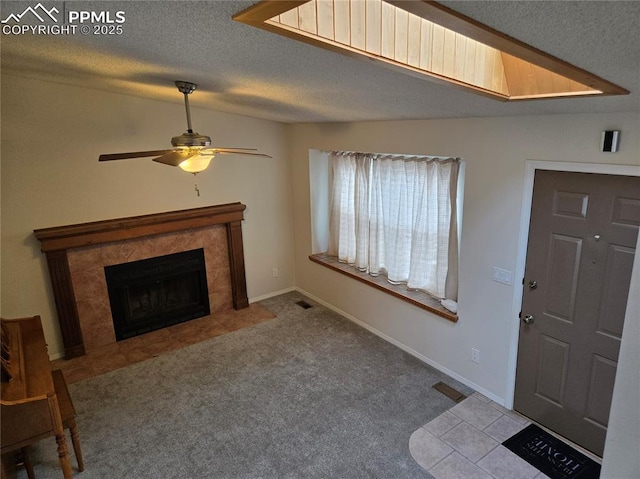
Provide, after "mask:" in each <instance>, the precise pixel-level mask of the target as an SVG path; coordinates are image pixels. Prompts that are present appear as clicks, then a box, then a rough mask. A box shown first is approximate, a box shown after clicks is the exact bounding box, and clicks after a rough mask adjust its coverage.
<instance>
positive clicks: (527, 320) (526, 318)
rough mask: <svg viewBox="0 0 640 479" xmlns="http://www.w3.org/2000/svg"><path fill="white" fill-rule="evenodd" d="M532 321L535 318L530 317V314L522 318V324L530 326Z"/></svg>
mask: <svg viewBox="0 0 640 479" xmlns="http://www.w3.org/2000/svg"><path fill="white" fill-rule="evenodd" d="M534 319H535V318H534V317H533V316H531V315H530V314H527V315H526V316H525V317H524V318H522V322H523V323H524V324H531V323H533V320H534Z"/></svg>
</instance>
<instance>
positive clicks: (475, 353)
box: [471, 348, 480, 364]
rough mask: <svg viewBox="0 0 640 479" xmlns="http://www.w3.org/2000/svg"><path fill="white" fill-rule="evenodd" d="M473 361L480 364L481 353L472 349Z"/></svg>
mask: <svg viewBox="0 0 640 479" xmlns="http://www.w3.org/2000/svg"><path fill="white" fill-rule="evenodd" d="M471 361H473V362H474V363H478V364H480V351H479V350H477V349H476V348H471Z"/></svg>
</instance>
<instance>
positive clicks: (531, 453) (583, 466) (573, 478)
mask: <svg viewBox="0 0 640 479" xmlns="http://www.w3.org/2000/svg"><path fill="white" fill-rule="evenodd" d="M502 445H503V446H504V447H506V448H507V449H509V450H510V451H511V452H513V453H515V454H517V455H518V456H520V457H521V458H522V459H524V460H525V461H527V462H528V463H529V464H531V465H532V466H534V467H536V468H537V469H538V470H539V471H542V472H544V473H545V474H546V475H547V476H549V477H550V478H551V479H578V478H579V479H598V478H599V477H600V464H598V463H597V462H595V461H594V460H592V459H590V458H588V457H587V456H585V455H584V454H582V453H580V452H578V451H576V450H575V449H574V448H572V447H571V446H569V445H567V444H565V443H564V442H562V441H561V440H560V439H557V438H555V437H554V436H552V435H551V434H549V433H547V432H546V431H543V430H542V429H540V428H539V427H538V426H536V425H535V424H531V425H529V426H527V427H526V428H524V429H523V430H522V431H520V432H519V433H518V434H516V435H514V436H512V437H510V438H509V439H507V440H506V441H504V442H503V443H502Z"/></svg>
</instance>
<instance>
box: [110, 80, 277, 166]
mask: <svg viewBox="0 0 640 479" xmlns="http://www.w3.org/2000/svg"><path fill="white" fill-rule="evenodd" d="M175 84H176V86H177V87H178V91H180V92H181V93H183V94H184V106H185V109H186V111H187V131H186V132H185V133H183V134H182V135H179V136H174V137H173V138H171V144H172V145H173V146H174V148H171V149H169V150H154V151H135V152H130V153H112V154H106V155H100V158H98V161H112V160H126V159H130V158H145V157H149V156H155V157H156V158H153V161H156V162H158V163H162V164H164V165H169V166H179V167H180V168H182V169H183V170H184V171H187V172H189V173H193V174H194V175H195V174H197V173H199V172H201V171H203V170H205V169H206V168H207V167H208V166H209V162H211V160H212V159H213V157H214V156H216V155H218V154H239V155H252V156H263V157H266V158H271V156H269V155H265V154H264V153H256V152H257V149H256V148H220V147H212V146H211V138H209V137H208V136H206V135H200V134H199V133H194V131H193V129H192V127H191V111H190V109H189V95H190V94H191V93H193V92H194V91H195V89H196V88H197V87H198V85H196V84H195V83H191V82H187V81H176V82H175Z"/></svg>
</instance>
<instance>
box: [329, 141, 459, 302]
mask: <svg viewBox="0 0 640 479" xmlns="http://www.w3.org/2000/svg"><path fill="white" fill-rule="evenodd" d="M331 163H332V170H333V189H332V204H331V212H330V225H329V249H328V253H329V254H331V255H334V256H337V257H338V259H339V260H340V261H343V262H346V263H349V264H351V265H353V266H355V267H356V268H358V269H359V270H360V271H366V272H368V273H369V274H371V275H378V274H384V275H386V276H387V278H388V280H389V281H390V282H393V283H405V284H406V285H407V287H408V288H410V289H416V290H423V291H426V292H428V293H429V294H431V295H433V296H435V297H437V298H447V299H452V300H457V283H458V280H457V274H458V273H457V265H458V257H457V255H458V235H457V207H456V198H457V178H458V169H459V160H458V159H454V158H449V159H445V160H442V159H434V158H429V157H404V156H398V155H375V154H369V153H353V152H332V153H331Z"/></svg>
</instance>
